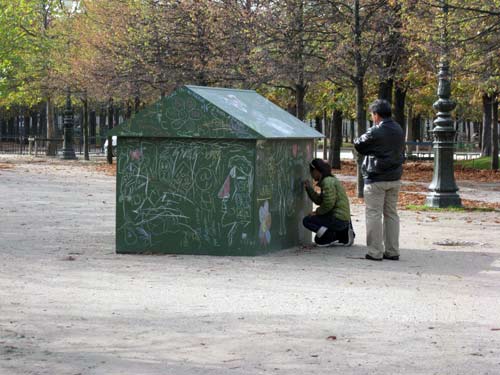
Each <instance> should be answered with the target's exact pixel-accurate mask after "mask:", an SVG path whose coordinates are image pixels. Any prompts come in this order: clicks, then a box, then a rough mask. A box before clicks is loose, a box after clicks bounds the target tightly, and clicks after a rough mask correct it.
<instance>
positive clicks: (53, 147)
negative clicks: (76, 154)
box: [45, 97, 57, 156]
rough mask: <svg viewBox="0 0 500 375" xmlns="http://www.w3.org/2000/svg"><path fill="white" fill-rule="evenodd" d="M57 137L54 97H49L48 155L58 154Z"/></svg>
mask: <svg viewBox="0 0 500 375" xmlns="http://www.w3.org/2000/svg"><path fill="white" fill-rule="evenodd" d="M55 138H56V126H55V123H54V106H53V104H52V98H51V97H48V98H47V150H46V152H45V154H46V155H47V156H56V154H57V142H56V140H55Z"/></svg>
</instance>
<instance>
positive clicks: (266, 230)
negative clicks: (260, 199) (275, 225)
mask: <svg viewBox="0 0 500 375" xmlns="http://www.w3.org/2000/svg"><path fill="white" fill-rule="evenodd" d="M259 222H260V225H259V240H260V244H261V245H263V246H267V245H269V244H270V243H271V224H272V217H271V213H270V212H269V202H268V201H267V200H266V201H264V204H263V205H262V206H260V208H259Z"/></svg>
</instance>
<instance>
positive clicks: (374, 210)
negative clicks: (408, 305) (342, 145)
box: [354, 99, 405, 260]
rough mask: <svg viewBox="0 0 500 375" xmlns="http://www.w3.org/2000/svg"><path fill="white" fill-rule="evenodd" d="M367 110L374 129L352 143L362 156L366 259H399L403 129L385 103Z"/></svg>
mask: <svg viewBox="0 0 500 375" xmlns="http://www.w3.org/2000/svg"><path fill="white" fill-rule="evenodd" d="M369 111H370V113H371V116H372V120H373V123H374V124H375V126H373V127H372V128H370V129H369V130H368V131H367V132H366V133H365V134H363V135H362V136H361V137H359V138H356V139H355V140H354V148H355V149H356V151H357V152H359V153H360V154H362V155H364V156H365V157H364V160H363V164H362V166H361V171H362V174H363V179H364V183H365V187H364V190H363V193H364V196H365V205H366V213H365V216H366V245H367V246H368V253H367V254H366V255H365V258H366V259H369V260H382V259H389V260H399V216H398V211H397V204H398V195H399V188H400V186H401V181H400V179H401V176H402V174H403V162H404V144H405V142H404V134H403V129H401V126H399V124H398V123H397V122H394V121H393V120H392V118H391V104H390V103H389V102H388V101H387V100H382V99H378V100H375V101H374V102H373V103H372V104H370V107H369ZM382 217H383V221H382Z"/></svg>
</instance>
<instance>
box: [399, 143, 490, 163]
mask: <svg viewBox="0 0 500 375" xmlns="http://www.w3.org/2000/svg"><path fill="white" fill-rule="evenodd" d="M405 144H406V157H407V158H408V159H430V158H432V156H433V155H434V150H433V149H432V142H416V141H411V142H406V143H405ZM480 155H481V153H480V152H478V151H476V149H475V144H474V143H465V142H456V143H455V150H454V153H453V157H454V159H473V158H477V157H479V156H480Z"/></svg>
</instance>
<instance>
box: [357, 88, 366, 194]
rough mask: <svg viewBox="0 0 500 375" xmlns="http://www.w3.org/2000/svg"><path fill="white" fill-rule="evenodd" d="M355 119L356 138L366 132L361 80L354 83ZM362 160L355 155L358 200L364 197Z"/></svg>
mask: <svg viewBox="0 0 500 375" xmlns="http://www.w3.org/2000/svg"><path fill="white" fill-rule="evenodd" d="M356 119H357V122H358V136H360V135H362V134H364V133H365V132H366V112H365V90H364V82H363V80H362V79H360V80H359V81H358V82H356ZM363 158H364V157H363V155H361V154H358V155H357V160H356V161H357V170H356V181H357V193H358V198H363V197H364V194H363V190H364V187H365V184H364V181H363V175H362V173H361V165H362V163H363Z"/></svg>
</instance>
